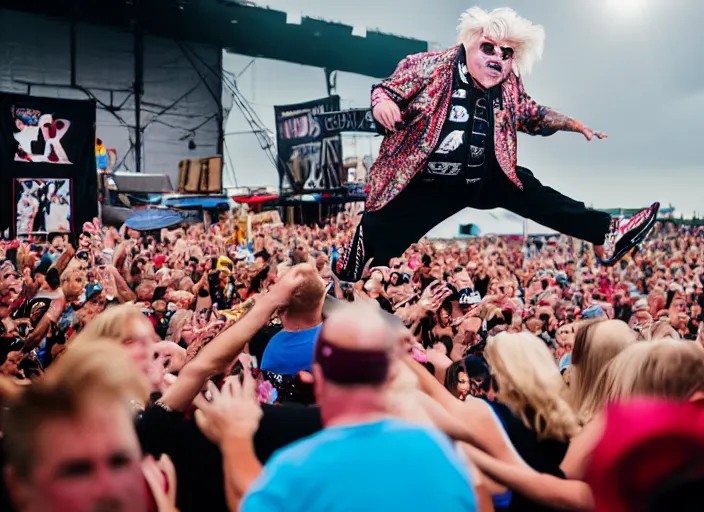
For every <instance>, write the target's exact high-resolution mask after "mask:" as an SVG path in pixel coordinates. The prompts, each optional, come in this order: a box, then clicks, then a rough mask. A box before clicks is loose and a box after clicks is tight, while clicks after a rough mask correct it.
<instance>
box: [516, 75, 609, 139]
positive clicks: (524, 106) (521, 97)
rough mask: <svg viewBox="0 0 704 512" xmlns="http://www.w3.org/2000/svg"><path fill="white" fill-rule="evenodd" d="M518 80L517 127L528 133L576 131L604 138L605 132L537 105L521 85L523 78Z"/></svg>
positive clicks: (550, 133) (544, 134) (546, 133)
mask: <svg viewBox="0 0 704 512" xmlns="http://www.w3.org/2000/svg"><path fill="white" fill-rule="evenodd" d="M517 80H518V112H517V120H516V121H517V128H518V130H519V131H522V132H524V133H527V134H529V135H543V136H548V135H552V134H554V133H556V132H559V131H562V132H576V133H581V134H582V135H584V136H585V137H586V138H587V140H592V138H594V137H596V138H598V139H604V138H606V137H607V135H606V134H604V133H601V132H595V131H593V130H591V129H590V128H588V127H587V126H585V125H584V124H583V123H582V122H581V121H578V120H577V119H573V118H571V117H569V116H566V115H564V114H560V113H559V112H558V111H556V110H553V109H551V108H550V107H546V106H543V105H539V104H538V103H537V102H536V101H535V100H534V99H533V98H531V97H530V96H529V95H528V93H527V92H526V90H525V88H524V87H523V79H521V78H520V77H518V78H517Z"/></svg>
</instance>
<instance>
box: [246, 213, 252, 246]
mask: <svg viewBox="0 0 704 512" xmlns="http://www.w3.org/2000/svg"><path fill="white" fill-rule="evenodd" d="M247 243H248V244H251V243H252V212H249V213H247Z"/></svg>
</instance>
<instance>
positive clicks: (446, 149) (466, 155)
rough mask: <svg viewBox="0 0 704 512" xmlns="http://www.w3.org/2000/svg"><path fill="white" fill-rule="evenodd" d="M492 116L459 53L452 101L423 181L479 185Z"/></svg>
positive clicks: (490, 142)
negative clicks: (440, 179) (440, 180)
mask: <svg viewBox="0 0 704 512" xmlns="http://www.w3.org/2000/svg"><path fill="white" fill-rule="evenodd" d="M493 147H494V146H493V115H492V112H491V109H490V105H489V95H488V94H487V91H485V90H484V89H483V88H482V87H480V86H478V85H477V84H476V82H475V81H474V80H473V79H472V77H471V76H470V74H469V72H468V70H467V62H466V54H465V52H464V51H460V54H459V58H458V60H457V64H456V66H455V70H454V73H453V86H452V97H451V99H450V108H449V110H448V114H447V119H446V120H445V122H444V123H443V126H442V129H441V131H440V138H439V139H438V144H437V146H436V147H435V149H434V150H433V152H432V153H431V155H430V157H429V159H428V164H427V166H426V169H425V173H424V178H426V179H433V178H435V177H439V178H440V177H441V178H442V179H443V180H450V181H451V182H452V183H466V184H474V183H479V181H480V180H481V178H482V177H484V173H485V167H486V165H487V155H488V154H489V153H491V152H493Z"/></svg>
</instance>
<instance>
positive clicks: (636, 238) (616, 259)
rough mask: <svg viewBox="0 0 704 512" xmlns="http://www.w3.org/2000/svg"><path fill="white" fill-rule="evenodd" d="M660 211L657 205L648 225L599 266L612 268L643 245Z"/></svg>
mask: <svg viewBox="0 0 704 512" xmlns="http://www.w3.org/2000/svg"><path fill="white" fill-rule="evenodd" d="M659 211H660V205H659V204H658V207H657V208H656V209H655V211H654V212H653V216H652V217H651V219H650V220H649V221H648V223H647V224H646V225H645V227H644V228H643V230H642V231H641V232H640V233H638V235H636V236H634V237H633V239H632V240H631V241H630V242H629V243H628V244H627V245H626V246H625V247H624V248H623V249H621V250H620V251H619V252H617V253H616V254H614V255H613V256H612V257H611V258H609V259H608V260H605V261H602V262H601V264H602V265H604V266H605V267H613V266H614V265H616V263H618V262H619V261H621V259H623V257H624V256H626V254H628V253H629V252H630V251H632V250H633V249H635V248H637V247H638V246H639V245H640V244H641V243H643V240H645V239H646V237H647V236H648V235H649V234H650V231H652V229H653V227H654V226H655V223H656V222H657V220H658V212H659Z"/></svg>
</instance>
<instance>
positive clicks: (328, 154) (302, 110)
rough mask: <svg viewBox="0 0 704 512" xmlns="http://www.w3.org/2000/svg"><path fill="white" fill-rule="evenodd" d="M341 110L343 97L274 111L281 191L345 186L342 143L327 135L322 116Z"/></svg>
mask: <svg viewBox="0 0 704 512" xmlns="http://www.w3.org/2000/svg"><path fill="white" fill-rule="evenodd" d="M337 110H340V97H339V96H330V97H328V98H323V99H320V100H314V101H309V102H306V103H299V104H297V105H283V106H278V107H274V112H275V115H276V145H277V150H278V164H277V167H278V171H279V188H280V189H282V190H292V191H296V192H300V191H306V192H313V191H316V190H328V189H334V188H338V187H340V186H341V182H340V172H341V169H342V143H341V141H340V135H339V133H333V134H326V133H325V132H324V130H323V127H322V125H321V123H320V121H319V119H318V118H317V116H318V115H319V114H322V113H325V112H333V111H337Z"/></svg>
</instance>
